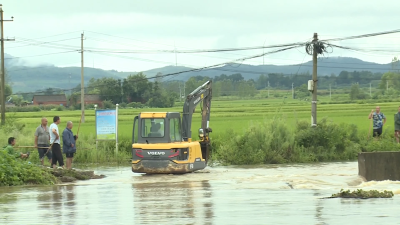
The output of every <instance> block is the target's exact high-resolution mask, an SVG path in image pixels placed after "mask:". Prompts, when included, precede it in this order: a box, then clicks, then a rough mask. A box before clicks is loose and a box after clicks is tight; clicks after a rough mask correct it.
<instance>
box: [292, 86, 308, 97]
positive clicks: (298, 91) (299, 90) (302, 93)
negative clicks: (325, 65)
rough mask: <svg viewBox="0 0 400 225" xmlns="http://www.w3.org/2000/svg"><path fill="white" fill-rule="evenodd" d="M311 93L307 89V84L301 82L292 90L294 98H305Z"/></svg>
mask: <svg viewBox="0 0 400 225" xmlns="http://www.w3.org/2000/svg"><path fill="white" fill-rule="evenodd" d="M310 95H311V93H310V91H308V88H307V85H306V84H303V85H301V86H300V87H296V88H295V91H294V98H297V99H305V98H307V97H309V96H310Z"/></svg>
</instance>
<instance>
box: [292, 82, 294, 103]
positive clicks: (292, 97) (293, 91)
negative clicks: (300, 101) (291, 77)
mask: <svg viewBox="0 0 400 225" xmlns="http://www.w3.org/2000/svg"><path fill="white" fill-rule="evenodd" d="M292 98H293V99H294V89H293V83H292Z"/></svg>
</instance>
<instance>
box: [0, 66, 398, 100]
mask: <svg viewBox="0 0 400 225" xmlns="http://www.w3.org/2000/svg"><path fill="white" fill-rule="evenodd" d="M311 78H312V76H311V74H309V73H305V74H296V75H289V76H288V75H284V74H278V73H270V74H266V75H264V74H261V75H260V76H259V77H258V79H256V80H253V79H250V80H245V79H244V77H243V76H242V75H241V74H240V73H236V74H232V75H226V74H221V75H220V76H216V77H214V78H210V77H206V76H194V77H191V78H190V79H189V80H187V81H186V82H184V81H178V80H170V81H162V80H163V78H162V75H161V74H158V75H157V76H156V78H155V80H153V81H151V80H149V79H148V78H147V77H146V76H145V75H144V74H143V73H139V74H135V75H129V76H128V77H127V78H125V79H122V80H121V79H115V78H111V77H108V78H107V77H106V78H101V79H94V78H92V79H91V80H90V81H89V83H88V85H87V87H85V93H88V94H98V95H100V98H101V99H102V100H108V101H111V102H112V103H114V104H115V103H131V102H136V103H141V104H147V105H148V106H150V107H172V106H173V105H174V102H176V101H178V100H180V101H182V98H185V96H187V95H188V94H189V93H190V92H192V91H193V90H194V89H196V88H197V87H199V86H200V85H202V84H203V83H204V82H206V81H207V80H212V81H213V96H214V97H219V96H239V97H251V96H254V95H256V93H257V90H261V89H267V88H271V89H272V88H273V89H290V88H292V87H294V88H295V98H306V97H308V96H309V92H308V90H307V86H306V84H307V82H308V80H310V79H311ZM371 83H372V84H373V85H374V86H377V85H378V86H379V88H381V89H382V90H384V89H388V88H389V86H390V88H391V89H390V90H391V91H392V92H393V91H394V92H396V93H397V90H400V73H398V72H387V73H385V74H381V73H372V72H370V71H361V72H359V71H353V72H349V71H342V72H341V73H340V74H339V75H338V76H336V75H335V74H332V75H330V76H319V77H318V87H319V88H320V89H326V88H329V87H332V88H340V87H350V86H351V85H352V84H357V85H359V86H357V87H358V88H359V87H361V86H363V85H364V86H366V85H368V86H369V84H371ZM352 88H353V91H352V93H353V94H352V95H351V96H350V98H351V99H361V98H365V96H366V94H365V93H363V92H362V90H357V88H355V86H353V87H352ZM387 91H388V90H386V92H387ZM11 92H12V90H11V87H10V86H9V85H7V86H6V94H7V96H10V95H11ZM42 93H44V94H48V95H51V94H60V93H64V92H63V90H61V89H53V88H48V89H46V90H44V91H42ZM66 94H69V93H66ZM70 94H72V95H71V97H72V98H71V99H73V100H74V99H76V100H75V101H77V100H78V99H77V96H78V95H80V85H78V86H77V87H75V89H73V90H72V91H71V93H70ZM22 97H23V98H25V100H31V98H32V97H31V96H22ZM12 98H13V99H14V100H13V101H15V102H22V101H23V98H21V97H18V96H16V95H14V96H12ZM26 98H29V99H26ZM72 104H74V102H72Z"/></svg>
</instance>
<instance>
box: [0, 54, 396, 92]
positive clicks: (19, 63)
mask: <svg viewBox="0 0 400 225" xmlns="http://www.w3.org/2000/svg"><path fill="white" fill-rule="evenodd" d="M5 58H6V60H5V67H6V70H7V72H8V75H9V78H10V80H11V81H12V83H13V85H12V86H13V91H14V92H33V91H36V90H38V89H45V88H50V87H51V88H63V89H69V88H73V87H76V86H77V85H78V84H80V82H81V68H80V67H56V66H54V65H51V64H43V65H35V66H29V64H27V63H26V62H25V61H23V60H21V59H18V58H13V57H12V56H10V55H7V54H5ZM191 69H192V68H189V67H182V66H166V67H161V68H156V69H151V70H147V71H142V72H143V73H144V74H145V75H146V76H147V77H154V76H156V75H157V74H158V73H161V74H162V75H166V74H170V73H176V72H180V71H186V70H191ZM390 69H391V64H390V63H388V64H378V63H374V62H365V61H362V60H360V59H357V58H348V57H329V58H319V59H318V75H320V76H321V75H322V76H326V75H330V74H332V73H333V74H336V75H338V74H339V73H340V72H341V71H343V70H347V71H363V70H368V71H372V72H380V73H384V72H387V71H389V70H390ZM307 72H308V73H310V74H312V61H308V62H305V63H303V64H297V65H284V66H277V65H256V66H253V65H247V64H228V65H225V66H222V67H218V68H212V69H204V70H199V71H194V72H186V73H181V74H178V75H173V76H168V77H165V78H164V79H163V80H164V81H165V80H184V81H186V80H188V79H189V78H190V77H192V76H199V75H200V76H208V77H215V76H218V75H221V74H226V75H230V74H234V73H241V74H242V75H243V77H245V79H257V78H258V77H259V76H260V74H268V73H283V74H286V75H291V74H296V73H307ZM137 73H138V72H118V71H116V70H102V69H96V68H90V67H85V70H84V75H85V76H84V77H85V84H87V83H88V82H89V80H90V79H91V78H96V79H97V78H102V77H113V78H116V79H123V78H125V77H127V76H128V75H129V74H137ZM70 76H71V77H70Z"/></svg>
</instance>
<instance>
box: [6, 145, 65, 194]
mask: <svg viewBox="0 0 400 225" xmlns="http://www.w3.org/2000/svg"><path fill="white" fill-rule="evenodd" d="M56 182H57V180H56V178H55V177H54V176H52V175H51V174H50V173H48V172H46V171H44V170H43V169H42V168H40V167H38V166H36V165H33V164H30V163H29V162H27V161H25V160H23V159H18V158H15V157H14V156H12V155H9V154H8V153H7V152H6V151H4V150H0V186H15V185H22V184H47V185H48V184H54V183H56Z"/></svg>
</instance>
